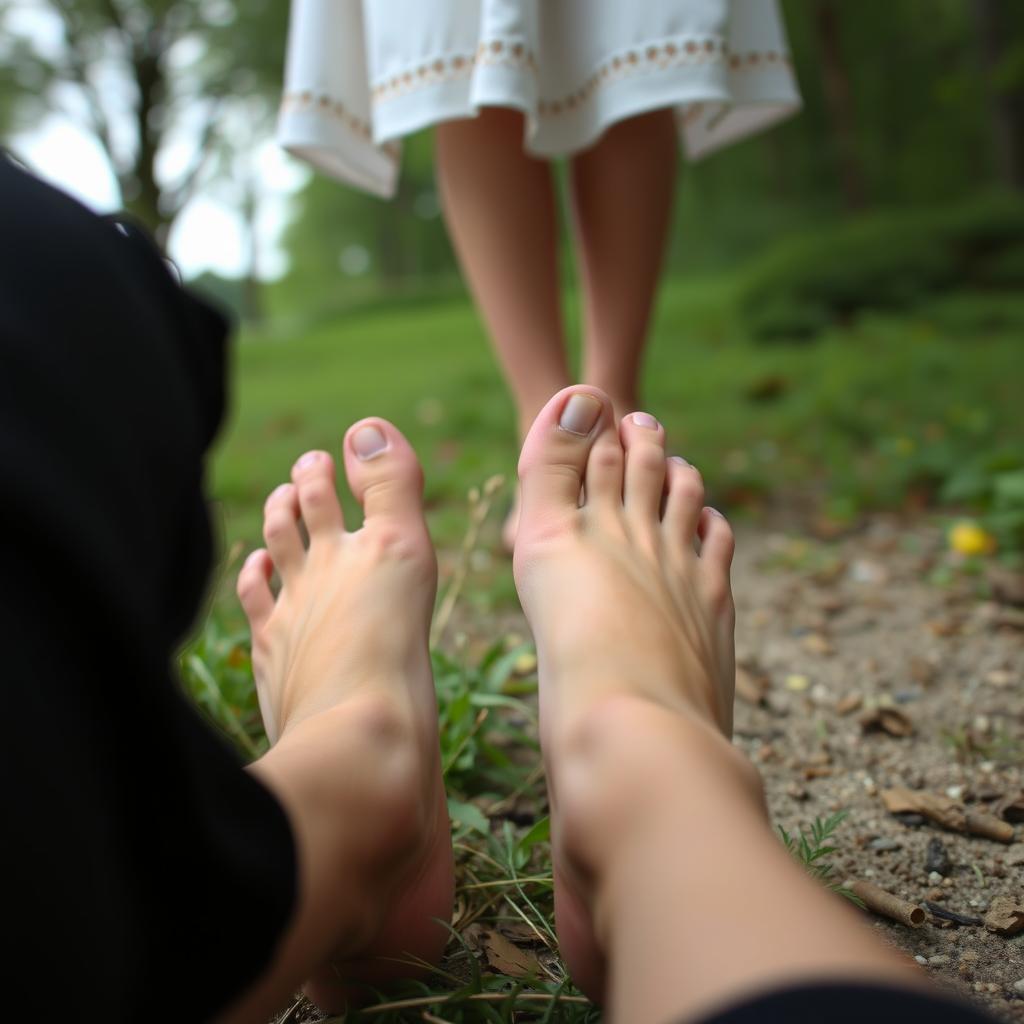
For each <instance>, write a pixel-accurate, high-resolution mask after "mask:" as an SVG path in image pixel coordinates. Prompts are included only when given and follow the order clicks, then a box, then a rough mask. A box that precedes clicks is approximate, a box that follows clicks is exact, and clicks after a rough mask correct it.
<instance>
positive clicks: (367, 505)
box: [344, 417, 423, 523]
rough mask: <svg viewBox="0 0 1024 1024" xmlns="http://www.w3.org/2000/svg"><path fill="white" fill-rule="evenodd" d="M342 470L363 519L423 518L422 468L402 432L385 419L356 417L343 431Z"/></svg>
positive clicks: (405, 521)
mask: <svg viewBox="0 0 1024 1024" xmlns="http://www.w3.org/2000/svg"><path fill="white" fill-rule="evenodd" d="M344 451H345V472H346V473H347V474H348V483H349V487H351V488H352V494H353V495H354V496H355V498H356V501H358V502H359V504H360V505H362V506H363V514H364V516H365V522H366V523H370V522H371V521H373V520H375V519H393V520H394V519H397V520H401V521H402V522H403V523H409V522H413V521H415V522H417V523H420V522H422V521H423V470H422V469H421V468H420V463H419V460H418V459H417V458H416V453H415V452H414V451H413V449H412V446H411V445H410V444H409V442H408V441H407V440H406V439H405V437H404V436H403V434H402V432H401V431H400V430H399V429H398V428H397V427H396V426H395V425H394V424H392V423H389V422H388V421H387V420H382V419H378V418H376V417H373V418H371V419H365V420H360V421H359V422H358V423H354V424H353V425H352V426H351V427H349V429H348V432H347V433H346V434H345V441H344Z"/></svg>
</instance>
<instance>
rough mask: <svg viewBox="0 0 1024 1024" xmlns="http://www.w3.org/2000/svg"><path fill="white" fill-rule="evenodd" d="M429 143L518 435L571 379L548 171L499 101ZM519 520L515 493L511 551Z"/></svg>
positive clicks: (519, 122) (507, 538) (442, 128)
mask: <svg viewBox="0 0 1024 1024" xmlns="http://www.w3.org/2000/svg"><path fill="white" fill-rule="evenodd" d="M436 148H437V174H438V181H439V183H440V187H441V197H442V204H443V207H444V214H445V221H446V223H447V225H448V233H449V235H450V236H451V239H452V242H453V244H454V246H455V250H456V252H457V253H458V255H459V262H460V263H461V264H462V271H463V273H464V274H465V276H466V280H467V281H468V282H469V287H470V289H471V291H472V292H473V296H474V298H475V299H476V304H477V306H478V308H479V309H480V312H481V314H482V315H483V318H484V323H485V324H486V325H487V330H488V332H489V333H490V336H491V340H492V342H493V344H494V348H495V351H496V352H497V355H498V360H499V362H500V363H501V367H502V369H503V370H504V372H505V379H506V380H507V381H508V385H509V388H510V389H511V391H512V397H513V399H514V400H515V404H516V418H517V423H518V430H519V440H520V441H521V440H522V439H523V438H524V437H525V436H526V431H527V430H529V428H530V424H531V423H532V422H533V419H534V417H535V416H536V415H537V413H538V412H540V410H541V408H542V407H543V405H544V403H545V402H546V401H547V400H548V399H549V398H550V397H551V396H552V395H553V394H554V393H555V392H556V391H558V390H559V388H563V387H565V386H566V384H568V383H569V381H570V377H569V364H568V360H567V358H566V351H565V335H564V331H563V327H562V310H561V296H560V294H559V280H558V217H557V207H556V203H555V190H554V183H553V180H552V173H551V168H550V166H549V165H548V164H547V163H546V162H545V161H542V160H535V159H534V158H533V157H530V156H527V154H526V153H525V152H524V151H523V116H522V114H519V113H518V112H516V111H513V110H505V109H501V108H497V107H494V108H488V109H485V110H484V111H482V112H481V114H480V116H479V117H477V118H475V119H473V120H469V121H449V122H446V123H445V124H441V125H439V126H438V128H437V144H436ZM518 520H519V499H518V496H517V497H516V500H515V502H514V504H513V507H512V511H511V513H510V514H509V516H508V519H507V520H506V521H505V527H504V530H503V540H504V543H505V547H506V548H507V549H508V550H509V551H511V550H512V545H513V543H514V541H515V531H516V524H517V522H518Z"/></svg>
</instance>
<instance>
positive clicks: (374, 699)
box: [253, 692, 439, 865]
mask: <svg viewBox="0 0 1024 1024" xmlns="http://www.w3.org/2000/svg"><path fill="white" fill-rule="evenodd" d="M416 717H417V716H416V709H415V708H413V707H412V706H411V704H410V703H409V702H407V701H403V700H401V699H396V698H395V697H393V696H392V695H391V694H387V693H379V692H378V693H367V694H360V695H357V696H354V697H352V698H351V699H349V700H348V701H346V702H345V703H343V704H340V705H336V706H334V707H332V708H330V709H328V710H325V711H320V712H317V713H313V714H310V715H309V716H308V717H301V718H296V719H293V720H292V721H290V722H289V723H288V725H287V727H286V728H285V729H284V731H283V733H282V736H281V738H280V739H279V740H278V742H277V743H276V744H275V745H274V746H273V747H272V748H271V749H270V751H268V753H267V754H266V755H264V757H263V758H261V760H260V761H259V762H257V763H256V764H255V765H254V766H253V767H254V769H255V770H256V771H257V772H258V773H259V774H263V775H265V776H266V777H267V778H268V781H269V782H270V783H271V785H272V786H273V787H274V788H275V789H278V790H283V791H285V793H286V794H287V799H286V803H287V804H288V805H289V807H290V808H295V810H296V811H297V812H299V814H300V816H301V817H302V818H303V819H304V820H306V821H308V822H310V823H311V824H313V825H314V826H315V827H316V828H317V830H318V831H319V832H320V833H321V834H325V833H328V832H330V833H332V834H333V833H334V832H337V833H338V838H339V841H342V842H344V843H346V844H348V845H352V843H353V842H354V841H355V840H358V845H359V847H360V849H359V850H358V851H353V852H355V853H356V855H357V856H364V857H365V858H366V859H367V860H368V861H371V862H375V863H378V864H381V865H383V864H384V863H385V862H388V861H391V860H394V861H395V862H400V861H402V860H404V859H405V858H406V857H407V856H408V855H409V854H410V853H411V852H414V851H415V849H416V848H417V847H418V846H419V845H421V844H422V843H423V842H425V841H426V840H427V838H428V837H427V833H428V832H429V830H430V827H431V822H432V820H433V811H434V800H433V797H434V792H433V790H434V789H435V788H436V784H437V780H438V778H439V773H438V769H437V763H436V761H437V756H438V755H437V753H436V751H435V750H434V747H433V746H432V745H430V744H428V743H427V742H425V740H424V737H423V735H422V730H421V729H420V728H419V727H418V724H417V721H416ZM352 821H359V822H360V827H359V829H358V830H355V831H354V832H353V830H351V828H350V823H351V822H352ZM297 824H298V823H297ZM371 826H374V827H371ZM327 838H328V841H332V836H328V837H327Z"/></svg>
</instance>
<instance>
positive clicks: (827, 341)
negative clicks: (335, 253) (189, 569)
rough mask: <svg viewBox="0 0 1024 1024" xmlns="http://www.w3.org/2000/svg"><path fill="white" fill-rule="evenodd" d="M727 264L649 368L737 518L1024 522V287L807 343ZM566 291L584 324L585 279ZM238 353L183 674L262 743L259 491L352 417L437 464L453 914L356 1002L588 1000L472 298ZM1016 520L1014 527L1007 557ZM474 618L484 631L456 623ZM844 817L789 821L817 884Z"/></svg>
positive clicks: (489, 375) (500, 409) (859, 324)
mask: <svg viewBox="0 0 1024 1024" xmlns="http://www.w3.org/2000/svg"><path fill="white" fill-rule="evenodd" d="M736 281H737V278H736V277H723V278H718V279H714V280H702V281H692V282H688V283H686V282H683V283H680V282H671V283H670V284H669V285H668V286H667V287H666V288H665V289H664V292H663V296H662V300H661V303H660V308H659V311H658V315H657V318H656V321H655V324H654V329H653V336H652V341H651V350H650V354H649V359H648V363H647V386H646V390H647V395H648V407H649V408H650V409H651V411H653V412H654V413H655V414H656V415H657V416H658V417H659V418H660V419H661V420H662V421H663V422H664V423H665V425H666V428H667V431H668V436H669V438H670V443H671V447H672V449H673V450H674V451H677V452H679V453H680V454H684V455H685V456H686V457H687V458H688V459H689V460H690V461H692V462H693V463H695V464H696V465H697V466H699V467H700V469H701V470H702V472H703V473H704V475H705V478H706V480H707V482H708V485H709V488H710V491H711V494H712V500H713V501H714V502H715V503H717V504H719V505H720V506H721V507H722V508H723V509H724V510H726V511H727V512H728V513H729V514H730V515H731V516H734V517H739V516H743V515H751V516H756V515H759V514H761V512H762V511H763V510H764V509H766V508H768V507H770V506H771V505H773V504H775V503H776V502H780V501H781V503H782V504H783V506H784V507H786V508H794V507H799V508H802V509H805V510H807V511H809V512H810V513H811V514H812V515H814V516H816V517H818V518H819V519H820V518H822V517H824V518H826V519H830V520H832V521H834V522H838V523H844V522H851V521H853V520H855V519H856V517H857V516H858V515H859V514H860V512H861V511H863V510H864V509H867V508H873V507H887V508H897V509H898V508H904V507H905V508H907V509H909V510H915V509H919V508H920V507H921V505H922V503H926V502H928V501H930V500H933V499H939V498H941V496H942V493H943V491H945V492H946V495H947V497H949V492H950V491H952V499H951V500H962V501H965V502H966V503H967V505H968V506H969V507H971V508H973V509H975V510H976V511H977V512H978V514H982V515H984V514H988V512H989V511H991V512H993V513H998V514H999V515H1002V516H1003V517H1004V519H1005V517H1006V516H1010V517H1011V519H1012V517H1013V516H1014V515H1015V514H1016V510H1017V507H1018V506H1017V504H1016V498H1015V495H1016V494H1017V490H1019V488H1018V487H1017V483H1016V481H1017V479H1018V477H1019V476H1020V469H1021V468H1022V466H1021V463H1020V453H1021V452H1022V451H1024V443H1022V442H1024V421H1022V420H1021V418H1020V415H1019V379H1020V377H1019V367H1020V355H1021V344H1020V340H1019V339H1020V336H1021V329H1020V328H1021V325H1022V324H1024V299H1020V298H1013V297H1009V296H1006V295H989V294H961V295H951V296H946V297H943V298H941V299H937V300H935V301H933V302H932V303H931V304H930V305H928V306H926V307H923V308H921V309H918V310H917V311H916V312H915V313H914V314H913V315H910V316H901V317H896V316H883V315H864V316H863V317H861V318H860V319H859V320H856V321H854V322H852V323H851V324H849V325H848V326H846V327H844V328H842V329H833V330H830V331H828V332H826V333H825V334H823V335H822V336H820V337H819V339H818V340H817V341H816V342H815V343H813V344H806V345H801V346H799V347H795V346H787V345H781V344H780V345H774V346H764V345H757V344H755V343H754V342H753V341H752V340H751V339H750V338H749V337H748V336H747V335H746V334H745V333H744V331H743V329H742V328H741V326H740V321H739V320H738V318H737V316H736V314H735V312H734V310H735V303H734V296H735V294H736V287H737V286H736ZM569 308H570V318H569V319H570V321H573V320H575V316H574V313H575V301H574V300H573V299H572V297H570V302H569ZM235 358H236V363H237V365H236V371H237V372H236V375H235V391H234V399H235V403H234V411H233V414H232V416H231V419H230V423H229V427H228V429H227V431H226V433H225V436H224V438H223V441H222V443H221V445H220V447H219V449H218V451H217V453H216V457H215V460H214V464H213V473H212V489H213V493H214V495H215V497H216V498H217V500H218V502H219V506H220V509H221V518H222V526H223V534H224V541H225V551H226V556H225V559H224V564H223V565H222V578H221V580H220V582H219V583H218V585H217V586H216V587H215V588H214V597H213V603H212V607H211V613H210V615H209V616H208V618H207V619H206V621H205V623H204V625H203V627H202V629H201V630H200V632H199V634H198V636H197V637H196V639H195V640H194V641H193V643H192V644H191V645H190V646H189V648H188V649H187V650H186V651H185V652H184V654H183V656H182V674H183V677H184V680H185V682H186V685H187V686H188V688H189V690H190V692H192V694H193V696H194V697H195V699H196V700H197V702H198V703H199V705H200V706H201V707H202V708H203V710H204V711H205V712H206V713H207V714H208V715H209V717H210V718H211V720H212V721H213V722H214V723H215V724H216V725H218V726H219V727H220V728H221V729H223V730H224V731H225V732H226V733H227V734H228V735H229V736H230V737H231V738H232V739H233V740H234V741H235V742H236V743H237V744H238V745H239V747H240V748H241V749H242V750H243V752H244V753H245V754H246V755H247V756H249V757H251V756H254V755H255V754H258V753H259V752H260V751H261V750H262V749H264V744H265V740H264V738H263V736H262V732H261V729H260V725H259V716H258V711H257V707H256V702H255V698H254V694H253V690H252V682H251V666H250V661H249V652H248V647H247V636H246V632H245V628H244V622H243V621H242V617H241V614H240V612H239V610H238V608H237V606H236V603H235V601H234V598H233V595H232V594H231V592H230V591H231V584H232V577H233V574H234V571H235V570H236V569H237V564H238V561H239V558H240V557H241V554H242V552H243V551H244V550H245V549H247V548H248V547H251V546H253V545H255V544H257V543H259V533H260V514H261V508H262V502H263V498H264V496H265V495H266V494H267V493H268V492H269V491H270V490H271V489H272V488H273V487H274V486H276V484H278V483H279V482H281V481H282V480H284V479H286V478H287V476H288V472H289V468H290V466H291V464H292V462H293V461H294V459H295V457H296V456H297V455H298V454H300V453H301V452H302V451H303V450H305V449H307V448H310V447H322V448H327V449H330V450H335V451H336V450H337V446H338V442H339V441H340V438H341V435H342V433H343V431H344V429H345V427H346V426H347V425H348V424H349V423H350V422H351V421H352V420H354V419H356V418H357V417H360V416H363V415H367V414H371V413H373V414H378V415H382V416H386V417H388V418H390V419H392V420H394V422H395V423H396V424H397V425H398V426H399V427H400V428H401V429H402V430H404V431H405V432H406V433H407V435H408V436H409V438H410V440H411V441H412V443H413V445H414V446H415V447H416V449H417V450H418V451H419V453H420V456H421V458H422V460H423V463H424V466H425V469H426V476H427V492H426V493H427V503H428V515H429V519H430V524H431V529H432V531H433V534H434V537H435V540H436V541H437V542H438V544H439V545H440V547H441V548H442V554H443V557H442V561H441V565H442V581H441V601H440V604H439V613H438V616H437V621H436V623H435V634H436V635H435V639H436V640H437V641H438V642H437V643H436V645H435V650H434V655H433V657H434V671H435V679H436V684H437V693H438V705H439V717H440V725H441V747H442V758H443V761H442V763H443V765H444V769H445V774H446V784H447V788H448V794H449V808H450V811H451V816H452V819H453V838H454V841H455V849H456V856H457V870H458V886H459V890H458V907H459V916H458V919H457V921H456V931H455V935H454V937H453V942H452V944H451V946H450V948H449V954H448V957H447V958H446V960H445V962H444V964H443V965H442V969H439V970H438V971H436V972H434V973H433V974H432V975H430V977H429V978H428V979H427V981H425V982H418V983H410V984H409V985H408V986H405V987H404V988H402V989H400V990H398V991H391V992H388V993H387V994H382V995H381V997H380V1000H379V1001H378V1002H377V1003H376V1004H375V1005H374V1006H372V1007H370V1008H368V1009H367V1010H365V1011H363V1012H362V1014H360V1015H359V1016H358V1017H357V1016H351V1017H350V1018H349V1019H350V1020H356V1019H365V1020H374V1021H387V1020H410V1021H411V1020H423V1019H441V1020H445V1021H508V1020H512V1019H513V1018H514V1019H516V1020H550V1021H572V1022H581V1021H587V1020H593V1019H597V1014H596V1011H595V1010H593V1008H592V1007H590V1006H589V1005H588V1004H587V1003H586V1002H585V1001H584V1000H582V999H581V997H580V995H579V993H578V992H577V991H576V990H575V989H573V988H572V986H571V984H570V983H569V981H568V980H567V979H566V977H565V975H564V968H562V967H561V965H560V961H559V960H558V959H557V955H556V952H557V950H556V946H555V942H554V937H553V926H552V915H553V907H552V890H551V877H550V846H549V843H548V839H547V818H546V803H545V796H544V790H543V780H542V778H541V775H540V769H539V757H538V750H537V742H536V721H535V702H534V701H533V692H534V691H535V689H536V676H535V674H534V665H535V662H534V661H533V660H532V658H531V651H530V648H529V647H528V645H525V644H524V642H523V639H522V638H521V637H516V636H506V635H502V634H501V633H500V632H498V633H495V632H494V631H493V630H491V629H490V628H489V627H488V626H487V625H486V623H489V622H493V621H494V616H493V614H492V613H493V612H494V611H495V610H496V609H498V610H500V609H501V608H503V607H505V606H509V605H512V604H513V603H514V601H515V595H514V589H513V587H512V584H511V573H510V571H509V567H508V563H507V561H505V560H504V559H503V558H501V557H500V556H497V555H496V554H495V549H496V541H497V530H498V524H499V522H500V517H501V514H502V513H503V511H504V504H505V503H507V501H508V500H509V498H510V493H511V492H510V486H511V485H510V483H509V484H507V485H506V487H505V488H504V490H497V491H496V490H495V485H494V483H493V482H492V483H490V484H488V485H486V486H485V481H488V480H490V479H491V478H492V477H493V476H494V475H495V474H504V475H505V476H506V477H507V478H509V479H510V478H511V476H512V474H513V472H514V465H515V448H514V444H513V415H512V409H511V406H510V404H509V402H508V400H507V398H506V396H505V393H504V390H503V385H502V382H501V379H500V376H499V374H498V373H497V371H496V369H495V366H494V363H493V360H492V358H491V355H490V352H489V350H488V347H487V345H486V341H485V338H484V336H483V333H482V331H481V329H480V327H479V325H478V323H477V320H476V317H475V314H474V313H473V311H472V309H471V308H470V307H469V306H468V304H467V303H466V302H465V301H464V300H458V299H452V300H445V301H437V302H430V303H421V304H410V303H405V304H403V305H400V306H396V307H395V308H393V309H388V308H384V307H378V308H370V307H368V308H366V309H364V310H362V311H360V312H358V313H355V314H353V315H351V316H349V317H348V318H347V319H344V320H338V321H337V322H335V321H333V320H326V321H323V322H319V323H316V324H313V325H307V327H305V328H299V327H292V328H290V329H288V330H279V331H274V332H269V333H264V334H260V335H249V336H246V337H243V338H242V339H241V343H240V344H239V346H238V348H237V351H236V357H235ZM956 481H959V483H956ZM958 488H959V490H958ZM1015 488H1016V489H1015ZM471 494H472V497H470V495H471ZM958 495H959V497H958ZM794 499H795V500H796V505H795V506H794V504H793V501H794ZM344 500H345V510H346V516H347V517H348V519H349V521H350V522H351V523H358V521H359V517H358V510H357V509H356V508H355V507H354V503H353V502H352V500H351V498H350V497H349V496H347V495H346V496H345V499H344ZM489 504H490V505H493V506H494V507H492V508H491V510H490V515H489V517H486V518H485V516H484V513H485V512H486V511H487V506H488V505H489ZM1013 529H1015V528H1014V527H1013V524H1012V522H1010V526H1009V530H1010V533H1008V534H1007V537H1008V540H1007V541H1006V550H1009V551H1010V552H1011V553H1012V551H1013V549H1014V548H1013V545H1014V543H1015V542H1014V539H1013V538H1014V537H1015V536H1016V534H1013ZM467 534H469V536H468V540H467V542H466V543H465V544H463V538H465V537H467ZM446 594H447V595H449V596H450V598H451V599H450V600H449V601H447V602H446V601H445V595H446ZM453 602H454V604H455V605H457V608H456V610H455V613H454V615H453V614H452V604H453ZM467 609H468V610H469V612H470V613H471V614H468V615H467V614H466V612H467ZM467 621H468V622H471V623H477V624H479V623H484V624H485V625H477V626H474V627H466V626H465V623H466V622H467ZM456 626H457V627H458V628H456ZM467 628H468V629H469V630H470V632H471V634H472V635H469V636H465V637H461V638H460V637H459V630H460V629H461V630H463V632H465V631H466V629H467ZM473 630H475V632H473ZM838 823H839V821H838V819H836V818H835V817H834V818H833V819H829V820H828V821H826V822H815V823H814V825H813V826H812V827H811V829H810V831H809V832H807V831H802V832H801V835H800V836H799V837H796V836H793V837H787V836H785V835H783V839H784V840H785V841H786V842H787V845H791V846H792V847H793V848H794V850H795V852H796V855H797V856H798V857H800V858H801V859H802V860H803V861H804V862H805V863H806V864H807V865H808V867H809V869H810V870H811V871H812V873H814V874H816V875H817V876H819V877H821V878H822V880H823V881H824V882H825V883H826V884H827V883H829V882H831V879H830V878H828V877H825V876H827V874H828V872H827V871H823V870H822V869H823V868H824V867H825V866H826V865H827V863H828V862H827V860H825V859H824V858H826V857H827V856H828V855H829V854H830V853H831V852H832V849H831V848H830V847H829V846H828V839H829V836H830V834H831V833H832V832H833V831H834V829H835V827H836V826H837V825H838ZM473 922H483V923H486V924H487V925H488V927H492V928H493V927H497V926H500V925H501V924H502V923H509V922H510V923H513V924H515V925H516V927H517V928H518V929H519V930H520V932H522V930H523V929H526V938H522V937H521V938H520V939H518V940H517V942H519V944H520V945H521V946H522V947H524V948H526V949H528V950H529V951H530V952H531V954H532V955H534V956H535V957H536V962H537V965H538V966H537V970H536V972H535V974H534V975H533V976H532V977H527V978H520V979H512V978H508V977H504V976H501V975H495V974H491V973H487V972H485V971H482V970H481V966H480V964H479V962H478V959H477V955H476V954H475V953H474V952H473V951H472V950H470V949H469V948H467V946H466V944H465V941H464V939H463V938H462V937H461V936H462V934H463V932H464V929H465V928H466V927H467V926H468V925H469V924H471V923H473ZM424 1011H426V1012H427V1014H428V1016H426V1017H425V1016H424V1015H423V1014H424ZM430 1015H432V1016H430Z"/></svg>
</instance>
